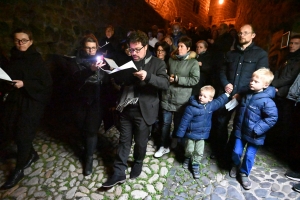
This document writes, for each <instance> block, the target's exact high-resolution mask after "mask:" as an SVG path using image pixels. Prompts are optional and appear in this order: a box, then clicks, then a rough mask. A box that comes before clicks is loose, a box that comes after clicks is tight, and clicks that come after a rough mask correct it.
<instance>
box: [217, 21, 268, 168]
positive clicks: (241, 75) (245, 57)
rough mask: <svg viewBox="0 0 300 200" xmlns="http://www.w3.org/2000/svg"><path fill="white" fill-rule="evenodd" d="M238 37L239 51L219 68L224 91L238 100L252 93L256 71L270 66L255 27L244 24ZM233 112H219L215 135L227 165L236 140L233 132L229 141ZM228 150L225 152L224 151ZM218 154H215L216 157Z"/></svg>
mask: <svg viewBox="0 0 300 200" xmlns="http://www.w3.org/2000/svg"><path fill="white" fill-rule="evenodd" d="M238 36H239V45H238V46H237V49H236V50H232V51H229V52H227V53H226V56H225V62H224V64H223V66H222V67H221V69H220V81H221V88H223V89H224V90H225V91H226V92H227V93H230V95H231V97H232V98H236V99H239V96H240V95H241V94H243V93H245V92H246V91H248V90H249V82H250V79H251V77H252V73H253V72H254V71H256V70H257V69H259V68H262V67H265V68H268V67H269V64H268V54H267V52H266V51H264V50H263V49H261V48H260V47H258V46H256V45H255V44H254V42H253V39H254V37H255V36H256V34H255V31H254V29H253V27H252V25H250V24H245V25H243V26H242V27H241V28H240V32H239V33H238ZM233 111H234V109H233V110H231V111H227V110H226V109H225V107H223V108H221V109H220V110H219V111H218V113H217V115H218V116H217V124H216V125H215V127H216V133H215V134H216V135H215V136H214V138H213V141H212V142H213V147H214V153H215V155H216V156H219V157H223V156H225V161H226V163H225V164H229V163H230V162H231V154H232V149H233V145H234V139H235V136H234V134H233V133H234V130H233V131H232V134H231V136H230V140H229V141H228V123H229V121H230V118H231V115H232V113H233ZM233 128H234V127H233ZM227 141H228V144H227ZM225 149H226V151H224V150H225ZM222 152H226V155H222V154H223V153H222ZM215 155H214V154H213V156H215Z"/></svg>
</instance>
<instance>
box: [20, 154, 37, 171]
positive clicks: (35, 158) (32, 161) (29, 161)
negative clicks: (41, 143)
mask: <svg viewBox="0 0 300 200" xmlns="http://www.w3.org/2000/svg"><path fill="white" fill-rule="evenodd" d="M38 159H40V157H39V155H38V154H37V152H36V151H35V150H33V152H32V154H31V157H30V159H29V160H28V162H27V163H26V165H25V166H24V167H23V169H26V168H28V167H30V165H31V164H32V163H34V162H35V161H37V160H38Z"/></svg>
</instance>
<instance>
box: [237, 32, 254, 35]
mask: <svg viewBox="0 0 300 200" xmlns="http://www.w3.org/2000/svg"><path fill="white" fill-rule="evenodd" d="M252 33H253V32H239V33H238V36H242V35H245V36H246V35H249V34H252Z"/></svg>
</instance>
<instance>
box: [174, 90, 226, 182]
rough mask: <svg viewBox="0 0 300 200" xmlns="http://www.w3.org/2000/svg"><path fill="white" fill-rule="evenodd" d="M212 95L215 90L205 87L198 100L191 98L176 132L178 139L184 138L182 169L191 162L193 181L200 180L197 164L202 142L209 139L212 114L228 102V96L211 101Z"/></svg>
mask: <svg viewBox="0 0 300 200" xmlns="http://www.w3.org/2000/svg"><path fill="white" fill-rule="evenodd" d="M214 95H215V89H214V88H213V87H212V86H210V85H207V86H204V87H202V88H201V89H200V94H199V97H198V98H197V97H195V96H191V97H190V100H189V105H188V106H187V107H186V109H185V112H184V115H183V117H182V119H181V122H180V125H179V128H178V131H177V136H178V137H181V138H182V137H185V138H186V145H185V160H184V162H183V168H185V169H187V168H188V167H189V163H190V161H192V170H193V176H194V178H195V179H198V178H200V173H199V164H200V161H201V159H202V156H203V151H204V140H205V139H207V138H208V137H209V133H210V129H211V123H212V122H211V118H212V114H213V112H214V111H216V110H218V109H219V108H220V107H222V106H224V105H225V103H227V102H228V97H229V94H227V93H225V94H222V95H221V96H219V97H218V98H217V99H214V100H213V97H214Z"/></svg>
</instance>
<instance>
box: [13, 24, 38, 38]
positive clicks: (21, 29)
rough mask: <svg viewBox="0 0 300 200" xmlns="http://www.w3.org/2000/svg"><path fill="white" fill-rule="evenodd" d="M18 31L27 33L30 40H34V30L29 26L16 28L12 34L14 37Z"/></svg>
mask: <svg viewBox="0 0 300 200" xmlns="http://www.w3.org/2000/svg"><path fill="white" fill-rule="evenodd" d="M16 33H26V34H27V35H28V38H29V40H33V36H32V32H31V30H29V28H27V27H22V28H16V29H15V30H14V31H13V33H12V35H11V37H12V39H14V38H15V34H16Z"/></svg>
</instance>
